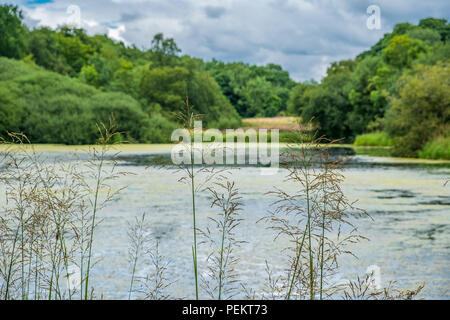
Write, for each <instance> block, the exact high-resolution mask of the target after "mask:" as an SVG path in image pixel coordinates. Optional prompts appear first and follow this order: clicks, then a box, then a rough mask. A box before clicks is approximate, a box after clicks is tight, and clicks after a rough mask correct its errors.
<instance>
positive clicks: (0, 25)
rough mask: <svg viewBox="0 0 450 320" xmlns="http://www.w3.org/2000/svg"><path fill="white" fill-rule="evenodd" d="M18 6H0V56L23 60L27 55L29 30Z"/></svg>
mask: <svg viewBox="0 0 450 320" xmlns="http://www.w3.org/2000/svg"><path fill="white" fill-rule="evenodd" d="M22 19H23V15H22V11H21V10H19V8H18V7H17V6H13V5H0V56H4V57H8V58H16V59H20V58H23V57H24V56H25V55H26V54H27V42H26V34H27V31H28V30H27V29H26V27H24V26H23V24H22Z"/></svg>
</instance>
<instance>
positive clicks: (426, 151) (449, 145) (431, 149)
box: [419, 136, 450, 160]
mask: <svg viewBox="0 0 450 320" xmlns="http://www.w3.org/2000/svg"><path fill="white" fill-rule="evenodd" d="M419 157H420V158H425V159H443V160H450V136H447V137H443V136H440V137H437V138H436V139H433V140H432V141H430V142H427V143H426V144H425V145H424V146H423V148H422V149H421V150H420V151H419Z"/></svg>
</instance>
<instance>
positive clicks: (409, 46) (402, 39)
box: [383, 35, 426, 69]
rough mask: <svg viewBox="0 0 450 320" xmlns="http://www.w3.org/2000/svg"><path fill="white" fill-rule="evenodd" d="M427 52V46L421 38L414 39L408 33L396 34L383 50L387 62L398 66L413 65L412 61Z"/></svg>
mask: <svg viewBox="0 0 450 320" xmlns="http://www.w3.org/2000/svg"><path fill="white" fill-rule="evenodd" d="M424 52H426V46H425V45H424V44H423V42H422V41H420V40H414V39H411V38H409V37H408V36H406V35H402V36H395V37H393V38H392V39H391V41H389V45H388V46H387V47H386V49H384V50H383V57H384V59H385V60H386V62H387V63H388V64H390V65H392V66H394V67H396V68H399V69H402V68H405V67H411V65H412V62H413V61H414V59H416V58H417V57H418V56H419V55H420V54H421V53H424Z"/></svg>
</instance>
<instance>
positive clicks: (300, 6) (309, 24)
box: [0, 0, 450, 80]
mask: <svg viewBox="0 0 450 320" xmlns="http://www.w3.org/2000/svg"><path fill="white" fill-rule="evenodd" d="M0 2H2V3H14V4H18V5H19V6H20V7H21V8H22V10H23V11H24V13H25V15H26V24H27V25H28V26H29V27H36V26H43V25H45V26H50V27H53V28H56V27H57V26H58V25H61V24H66V23H75V24H78V25H80V26H81V27H83V28H84V29H86V30H87V31H88V33H89V34H95V33H101V34H108V35H109V36H110V37H112V38H115V39H117V40H122V41H124V42H125V43H127V44H135V45H136V46H137V47H139V48H143V49H148V48H149V46H150V43H151V40H152V38H153V35H154V34H155V33H158V32H163V33H164V35H165V36H169V37H173V38H174V39H175V41H176V42H177V44H178V46H179V47H180V48H181V49H182V52H183V53H185V54H189V55H192V56H195V57H200V58H203V59H206V60H210V59H212V58H216V59H218V60H223V61H244V62H248V63H252V64H266V63H269V62H273V63H277V64H280V65H282V66H283V68H285V69H286V70H288V71H289V72H290V73H291V76H292V78H294V79H295V80H309V79H316V80H320V78H321V77H322V76H323V75H324V73H325V70H326V68H327V66H328V65H329V64H330V63H331V62H333V61H336V60H341V59H346V58H354V57H355V56H356V55H357V54H358V53H360V52H361V51H363V50H365V49H368V48H369V47H370V46H371V45H373V44H374V43H375V42H376V41H377V40H378V39H379V38H380V37H382V35H383V34H384V33H386V32H390V31H391V30H392V27H393V26H394V25H395V24H396V23H398V22H404V21H408V22H411V23H417V22H418V21H419V20H420V19H422V18H425V17H430V16H432V17H438V18H446V19H448V20H450V19H449V13H450V1H448V0H436V1H423V0H378V1H377V2H375V1H365V0H348V1H345V0H18V1H0ZM370 5H378V7H379V8H380V11H381V12H380V14H381V28H380V29H379V30H377V29H372V30H370V29H369V28H368V27H367V19H368V18H369V14H368V13H367V8H368V7H369V6H370Z"/></svg>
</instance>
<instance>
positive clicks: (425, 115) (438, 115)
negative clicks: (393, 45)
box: [386, 64, 450, 157]
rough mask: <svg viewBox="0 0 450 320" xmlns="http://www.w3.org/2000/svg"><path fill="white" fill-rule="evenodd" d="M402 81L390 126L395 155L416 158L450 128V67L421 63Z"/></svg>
mask: <svg viewBox="0 0 450 320" xmlns="http://www.w3.org/2000/svg"><path fill="white" fill-rule="evenodd" d="M401 81H402V83H403V86H402V87H401V88H400V89H399V92H398V97H396V98H394V100H393V103H392V107H391V109H390V110H388V112H387V115H386V121H387V122H386V129H387V132H388V133H389V134H390V135H391V136H393V137H394V147H395V148H394V152H395V154H397V155H402V156H410V157H416V156H417V155H418V151H419V150H420V149H422V147H423V146H424V145H425V144H426V143H427V142H429V141H430V140H432V139H433V138H434V137H436V136H439V135H441V134H443V133H444V132H447V131H448V130H449V123H450V67H449V66H448V64H447V65H444V64H438V65H435V66H422V65H419V66H417V67H416V68H415V69H414V73H412V74H405V75H404V76H403V77H402V79H401Z"/></svg>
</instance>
